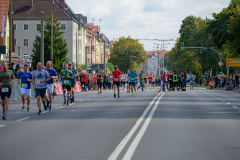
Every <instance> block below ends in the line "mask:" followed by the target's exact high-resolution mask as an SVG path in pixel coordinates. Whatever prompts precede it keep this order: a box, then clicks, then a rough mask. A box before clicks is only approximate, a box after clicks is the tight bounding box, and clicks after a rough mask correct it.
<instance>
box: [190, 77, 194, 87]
mask: <svg viewBox="0 0 240 160" xmlns="http://www.w3.org/2000/svg"><path fill="white" fill-rule="evenodd" d="M193 82H194V77H193V75H192V74H191V76H190V90H193Z"/></svg>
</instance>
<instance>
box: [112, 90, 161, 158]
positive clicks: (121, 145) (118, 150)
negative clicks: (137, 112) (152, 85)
mask: <svg viewBox="0 0 240 160" xmlns="http://www.w3.org/2000/svg"><path fill="white" fill-rule="evenodd" d="M160 94H161V93H158V95H157V96H156V97H155V98H154V99H153V100H152V101H151V103H150V104H149V105H148V107H147V108H146V109H145V111H144V112H143V114H142V115H141V117H140V118H139V119H138V120H137V122H136V123H135V125H134V126H133V127H132V129H131V130H130V131H129V133H128V134H127V135H126V136H125V137H124V138H123V140H122V141H121V142H120V143H119V145H118V146H117V147H116V149H115V150H114V151H113V153H112V154H111V155H110V157H109V158H108V160H116V159H117V158H118V156H119V154H120V153H121V152H122V150H123V149H124V147H125V146H126V144H127V143H128V141H129V140H130V139H131V137H132V136H133V134H134V133H135V132H136V130H137V129H138V127H139V126H140V124H141V122H142V121H143V120H144V118H145V116H146V115H147V113H148V111H149V110H150V108H151V107H152V105H153V104H154V102H155V100H156V99H157V97H158V96H159V95H160Z"/></svg>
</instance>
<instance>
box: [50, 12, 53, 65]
mask: <svg viewBox="0 0 240 160" xmlns="http://www.w3.org/2000/svg"><path fill="white" fill-rule="evenodd" d="M51 12H52V14H51V57H50V60H51V62H52V64H53V11H51Z"/></svg>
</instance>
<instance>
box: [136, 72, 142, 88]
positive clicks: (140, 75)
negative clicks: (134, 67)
mask: <svg viewBox="0 0 240 160" xmlns="http://www.w3.org/2000/svg"><path fill="white" fill-rule="evenodd" d="M139 81H140V86H138V88H137V89H139V88H141V87H142V91H143V88H144V78H143V71H141V73H140V74H139Z"/></svg>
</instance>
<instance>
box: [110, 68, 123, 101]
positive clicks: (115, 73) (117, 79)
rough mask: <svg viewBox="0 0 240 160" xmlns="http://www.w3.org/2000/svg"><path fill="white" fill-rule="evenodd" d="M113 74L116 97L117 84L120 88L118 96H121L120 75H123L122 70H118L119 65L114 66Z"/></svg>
mask: <svg viewBox="0 0 240 160" xmlns="http://www.w3.org/2000/svg"><path fill="white" fill-rule="evenodd" d="M112 75H113V91H114V98H116V86H117V89H118V98H120V87H119V86H120V82H121V80H120V77H121V75H122V72H121V71H119V70H118V66H114V71H112Z"/></svg>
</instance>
